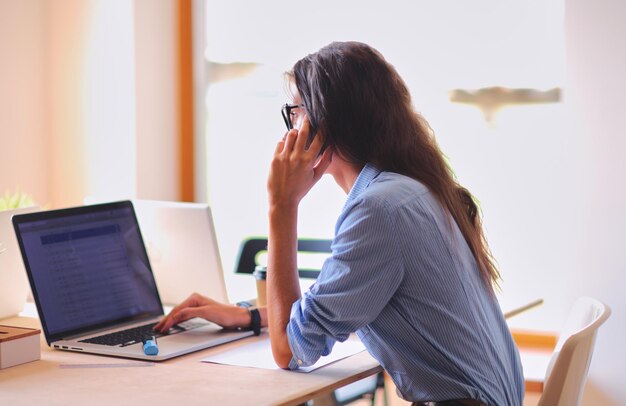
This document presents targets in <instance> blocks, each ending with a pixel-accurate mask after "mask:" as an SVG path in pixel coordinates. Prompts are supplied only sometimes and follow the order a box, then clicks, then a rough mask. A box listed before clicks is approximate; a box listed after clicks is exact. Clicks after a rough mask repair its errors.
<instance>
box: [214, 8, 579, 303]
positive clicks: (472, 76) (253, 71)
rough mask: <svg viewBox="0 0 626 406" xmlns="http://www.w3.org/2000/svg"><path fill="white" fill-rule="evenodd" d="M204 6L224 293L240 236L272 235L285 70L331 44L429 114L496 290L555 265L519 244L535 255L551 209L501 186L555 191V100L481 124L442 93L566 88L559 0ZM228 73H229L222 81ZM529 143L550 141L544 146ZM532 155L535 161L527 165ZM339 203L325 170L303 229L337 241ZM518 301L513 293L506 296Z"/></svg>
mask: <svg viewBox="0 0 626 406" xmlns="http://www.w3.org/2000/svg"><path fill="white" fill-rule="evenodd" d="M205 4H206V6H205V7H206V10H205V12H206V16H205V18H206V21H205V23H206V41H207V48H206V53H205V57H206V60H207V61H209V62H211V66H212V67H213V70H212V71H211V70H210V71H209V76H210V77H211V75H213V76H212V77H213V81H212V82H210V84H209V85H208V87H207V94H206V100H207V109H208V110H207V111H208V124H207V138H206V150H207V151H206V167H207V172H208V175H207V183H208V192H207V194H208V196H207V199H208V201H209V203H210V204H211V206H212V207H213V210H214V213H215V217H216V219H215V221H216V227H217V229H218V233H219V239H220V249H221V252H222V256H223V260H224V266H225V273H226V275H227V283H228V284H229V289H231V291H232V290H236V289H238V287H237V286H234V285H236V284H237V283H238V282H237V281H236V280H235V279H232V273H233V269H234V266H235V260H236V255H237V249H238V247H239V243H240V242H241V240H242V239H243V238H245V237H246V236H250V235H266V234H267V197H266V190H265V187H266V179H267V171H268V168H269V162H270V158H271V155H272V152H273V150H274V147H275V145H276V142H277V141H278V140H279V139H280V138H281V137H282V136H283V134H284V132H285V129H284V123H283V121H282V119H281V117H280V107H281V105H282V104H283V103H285V102H286V101H287V93H286V91H285V86H284V85H285V84H284V81H283V77H282V73H283V72H285V71H287V70H289V69H290V67H291V66H292V65H293V63H294V62H295V61H297V60H298V59H299V58H301V57H303V56H305V55H306V54H308V53H311V52H315V51H316V50H318V49H319V48H320V47H322V46H324V45H326V44H328V43H329V42H331V41H333V40H358V41H362V42H366V43H369V44H370V45H372V46H374V47H375V48H377V49H378V50H379V51H381V53H382V54H383V55H384V56H385V57H386V58H387V60H389V61H390V62H391V63H392V64H394V66H395V67H396V68H397V69H398V71H399V73H400V74H401V76H402V77H403V78H404V79H405V81H406V82H407V85H408V86H409V88H410V90H411V94H412V96H413V102H414V105H415V107H416V109H417V110H419V111H421V112H422V113H423V114H424V116H425V117H426V119H427V120H428V121H429V122H430V124H431V126H432V127H433V129H434V131H435V135H436V137H437V140H438V142H439V144H440V146H441V147H442V150H443V151H444V153H445V154H446V155H447V157H448V158H449V161H450V163H451V165H452V167H453V169H454V170H455V172H456V173H457V175H458V177H459V179H460V181H461V183H463V184H464V185H466V186H467V187H468V188H469V189H470V190H471V191H472V192H473V193H474V194H475V195H476V196H477V197H478V198H479V200H480V202H481V206H482V208H483V210H484V212H485V226H486V228H487V235H488V238H489V240H490V241H491V242H492V248H493V250H494V253H495V254H496V256H497V259H498V261H499V264H500V266H501V268H502V273H503V276H504V277H505V281H504V284H503V286H504V288H505V289H506V287H507V286H509V284H516V285H519V284H525V283H527V282H528V281H525V280H522V279H523V278H524V277H523V276H521V275H524V273H525V272H526V270H527V269H529V268H533V269H534V268H536V265H538V264H537V263H535V262H533V261H538V262H541V261H544V263H542V264H541V265H547V266H549V265H550V264H546V263H545V258H540V259H536V260H531V259H528V258H526V257H523V256H522V255H521V253H522V252H529V251H534V250H539V251H541V249H542V248H541V247H542V246H543V245H542V244H545V243H546V242H545V241H544V242H532V241H531V238H530V235H531V233H532V231H531V230H530V229H529V230H526V228H529V227H531V225H532V224H536V222H540V221H544V220H545V219H546V218H547V217H548V216H549V213H548V212H547V211H549V210H552V208H550V207H548V208H546V207H545V205H544V206H542V207H536V209H537V210H538V211H537V212H535V213H534V215H533V216H531V215H530V214H527V213H528V212H527V211H525V210H526V209H527V208H528V205H529V204H530V206H531V209H533V208H535V207H534V206H533V204H532V203H529V202H528V201H525V202H524V203H522V202H521V201H520V200H521V197H522V195H521V194H520V193H521V192H520V193H518V191H516V190H510V191H506V192H505V193H503V191H505V189H506V187H505V185H507V184H508V185H510V184H518V185H519V184H522V185H523V186H524V187H525V188H526V189H525V190H524V193H523V195H524V196H528V194H530V195H533V194H535V195H540V194H542V193H545V192H546V189H547V188H548V187H551V186H548V184H547V183H546V181H545V176H544V175H545V171H546V169H547V168H551V167H552V166H553V158H552V156H553V154H554V153H555V152H557V153H558V151H559V148H560V147H559V145H561V143H562V142H563V140H562V139H561V138H559V134H562V133H563V131H562V130H563V129H562V128H561V126H562V122H561V115H562V112H561V105H560V104H551V105H542V106H540V107H537V106H521V107H520V106H515V107H510V108H507V109H503V110H502V111H501V112H500V113H498V115H497V117H496V120H495V125H492V126H489V125H487V124H486V123H485V120H484V118H483V116H482V114H481V112H480V111H479V110H478V109H476V108H474V107H472V106H467V105H459V104H453V103H451V102H450V100H449V98H448V97H449V96H448V94H449V91H450V90H451V89H455V88H464V89H476V88H481V87H491V86H508V87H518V88H538V89H547V88H551V87H560V86H562V84H563V82H564V78H563V75H564V74H563V72H564V55H563V49H564V45H563V33H562V31H563V22H562V20H563V3H562V1H559V0H553V1H545V0H531V1H525V2H511V1H498V0H474V1H470V2H460V1H452V0H443V1H437V2H432V1H413V2H408V1H397V0H391V1H385V2H375V3H374V2H363V1H354V0H350V1H341V2H336V1H329V0H322V1H317V2H315V3H302V2H287V3H285V2H282V1H276V0H266V1H263V2H247V1H243V0H238V1H231V0H229V1H218V0H208V1H207V2H206V3H205ZM242 63H248V64H247V65H246V64H242ZM218 71H219V72H218ZM218 73H219V77H220V78H221V79H218ZM226 74H228V75H229V76H230V79H224V77H225V75H226ZM537 143H542V144H543V145H544V146H545V149H543V152H540V153H539V154H537V153H536V152H537ZM528 159H530V160H532V161H533V162H534V166H533V167H531V168H525V169H524V170H522V166H523V165H525V162H527V160H528ZM562 170H563V171H567V170H568V168H563V169H562ZM344 201H345V195H344V193H343V192H342V191H341V190H340V189H339V188H338V187H337V186H336V185H335V184H334V181H333V180H332V179H331V178H324V179H323V180H322V181H321V183H320V184H319V185H318V186H316V187H315V188H314V189H313V191H312V192H311V193H310V195H309V196H307V197H306V198H305V201H304V202H303V204H302V206H301V211H300V223H299V234H300V236H302V237H305V236H306V237H320V238H332V237H333V232H334V225H335V220H336V218H337V215H338V214H339V212H340V211H341V208H342V206H343V203H344ZM544 203H545V202H544ZM522 205H526V206H525V209H524V210H522V209H523V207H522ZM556 205H557V203H555V206H556ZM544 212H545V214H542V213H544ZM512 213H517V214H515V215H512ZM520 213H521V214H520ZM513 230H514V231H513ZM549 238H554V239H555V240H556V239H557V237H556V235H555V236H552V237H549ZM549 242H550V241H548V243H549ZM533 244H536V246H533ZM561 244H565V243H563V242H561ZM546 255H547V253H546ZM520 278H521V279H520ZM528 283H530V282H528ZM242 289H243V288H242ZM246 289H252V288H246ZM248 292H253V291H252V290H248ZM242 295H243V293H242ZM520 295H521V294H520ZM537 295H538V296H543V295H542V292H537ZM524 300H525V298H524V297H523V296H515V294H513V297H512V298H511V304H512V305H515V304H517V303H519V302H520V301H524Z"/></svg>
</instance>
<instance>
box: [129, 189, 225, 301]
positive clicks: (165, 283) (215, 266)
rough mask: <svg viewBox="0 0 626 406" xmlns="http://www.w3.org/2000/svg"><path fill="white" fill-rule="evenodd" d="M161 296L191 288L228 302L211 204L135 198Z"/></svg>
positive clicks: (177, 296) (180, 295)
mask: <svg viewBox="0 0 626 406" xmlns="http://www.w3.org/2000/svg"><path fill="white" fill-rule="evenodd" d="M132 203H133V206H134V207H135V213H136V214H137V219H138V220H139V227H140V228H141V234H142V235H143V240H144V243H145V245H146V250H147V251H148V258H149V259H150V265H151V266H152V271H153V272H154V277H155V279H156V282H157V286H158V287H159V294H160V295H161V301H162V302H163V303H166V304H171V305H175V304H178V303H181V302H182V301H183V300H185V299H186V298H187V297H189V295H190V294H191V293H193V292H197V293H200V294H202V295H204V296H207V297H210V298H212V299H215V300H217V301H219V302H222V303H228V295H227V293H226V285H225V283H224V270H223V268H222V261H221V258H220V253H219V249H218V246H217V237H216V234H215V227H214V225H213V217H212V215H211V208H210V207H209V205H208V204H204V203H180V202H167V201H157V200H132Z"/></svg>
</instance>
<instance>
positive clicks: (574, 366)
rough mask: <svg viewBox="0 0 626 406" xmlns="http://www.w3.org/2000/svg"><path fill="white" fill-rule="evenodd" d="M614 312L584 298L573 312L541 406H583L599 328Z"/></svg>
mask: <svg viewBox="0 0 626 406" xmlns="http://www.w3.org/2000/svg"><path fill="white" fill-rule="evenodd" d="M610 314H611V309H610V308H609V307H608V306H607V305H605V304H604V303H602V302H600V301H599V300H596V299H592V298H588V297H581V298H579V299H578V300H577V301H576V303H574V307H573V308H572V310H571V311H570V314H569V317H568V318H567V321H566V323H565V327H564V328H563V330H562V331H561V334H560V336H559V340H558V342H557V344H556V347H555V348H554V354H553V355H552V358H551V360H550V364H549V365H548V370H547V372H546V379H545V383H544V390H543V394H542V395H541V398H540V399H539V403H538V404H537V406H566V405H567V406H575V405H578V406H580V403H581V399H582V393H583V389H584V387H585V381H586V380H587V372H588V371H589V364H590V363H591V354H592V353H593V346H594V344H595V339H596V333H597V332H598V328H599V327H600V326H601V325H602V323H604V322H605V321H606V319H608V318H609V315H610Z"/></svg>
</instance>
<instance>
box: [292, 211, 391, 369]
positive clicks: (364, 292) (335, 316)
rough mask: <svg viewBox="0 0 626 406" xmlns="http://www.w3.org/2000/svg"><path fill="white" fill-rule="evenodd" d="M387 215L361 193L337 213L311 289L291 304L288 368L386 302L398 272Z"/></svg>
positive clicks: (321, 350)
mask: <svg viewBox="0 0 626 406" xmlns="http://www.w3.org/2000/svg"><path fill="white" fill-rule="evenodd" d="M393 220H394V219H393V217H392V216H391V215H390V214H389V212H388V210H387V209H386V207H385V206H384V205H383V204H382V203H377V202H368V201H366V200H363V199H359V200H358V201H357V202H355V203H353V204H352V205H351V207H347V208H346V210H345V211H344V213H342V216H341V217H340V218H339V220H338V222H337V233H336V237H335V240H334V241H333V244H332V255H331V257H330V258H329V259H327V260H326V261H325V262H324V265H323V267H322V270H321V272H320V275H319V277H318V279H317V281H316V282H315V284H314V285H313V286H312V287H311V290H309V291H307V292H305V294H304V295H303V296H302V298H301V299H300V300H298V301H296V302H295V303H294V304H293V306H292V309H291V318H290V321H289V323H288V324H287V336H288V340H289V346H290V348H291V351H292V353H293V358H292V360H291V362H290V364H289V368H290V369H297V368H298V367H301V366H310V365H313V364H314V363H315V362H317V360H318V359H319V358H320V356H323V355H328V354H329V353H330V351H331V350H332V347H333V345H334V343H335V342H336V341H345V340H346V339H347V338H348V336H349V335H350V333H353V332H355V331H357V330H358V329H360V328H362V327H363V326H365V325H367V324H368V323H370V322H371V321H372V320H374V319H375V318H376V317H377V316H378V314H379V313H380V312H381V310H382V309H383V308H384V307H385V306H386V305H387V304H388V303H389V300H390V298H391V297H392V295H393V294H394V292H395V291H396V290H397V288H398V286H399V284H400V282H401V280H402V278H403V267H402V261H401V250H400V247H399V244H398V241H397V235H396V233H394V229H395V227H394V221H393Z"/></svg>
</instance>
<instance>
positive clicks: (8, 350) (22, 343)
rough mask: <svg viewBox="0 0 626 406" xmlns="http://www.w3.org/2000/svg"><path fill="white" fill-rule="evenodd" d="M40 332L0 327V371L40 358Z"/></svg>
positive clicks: (30, 329) (29, 329) (21, 328)
mask: <svg viewBox="0 0 626 406" xmlns="http://www.w3.org/2000/svg"><path fill="white" fill-rule="evenodd" d="M40 334H41V330H37V329H32V328H23V327H11V326H2V325H0V369H3V368H8V367H12V366H14V365H19V364H24V363H26V362H31V361H37V360H38V359H40V358H41V346H40V344H39V335H40Z"/></svg>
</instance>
